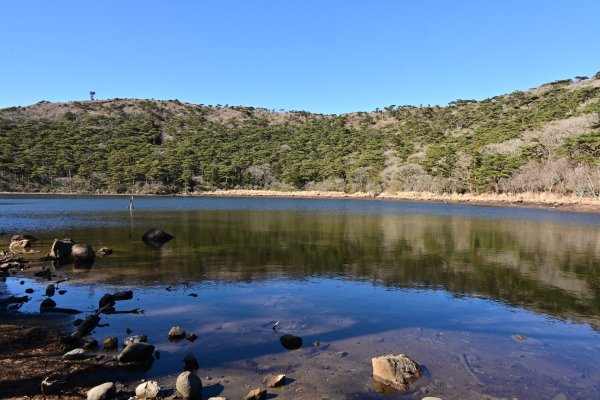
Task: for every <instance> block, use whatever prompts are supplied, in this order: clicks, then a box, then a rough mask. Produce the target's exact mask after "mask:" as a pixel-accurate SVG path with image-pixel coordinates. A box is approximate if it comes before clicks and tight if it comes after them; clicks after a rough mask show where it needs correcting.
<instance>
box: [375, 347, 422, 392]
mask: <svg viewBox="0 0 600 400" xmlns="http://www.w3.org/2000/svg"><path fill="white" fill-rule="evenodd" d="M371 364H372V366H373V379H375V380H376V381H377V382H380V383H383V384H384V385H388V386H391V387H393V388H394V389H396V390H399V391H402V392H404V391H406V390H408V388H409V386H410V384H411V383H413V382H415V381H417V380H418V379H419V378H420V377H421V375H422V372H421V368H420V367H419V364H417V363H416V362H414V361H413V360H411V359H410V358H408V357H407V356H405V355H404V354H399V355H392V354H389V355H387V356H380V357H374V358H372V359H371Z"/></svg>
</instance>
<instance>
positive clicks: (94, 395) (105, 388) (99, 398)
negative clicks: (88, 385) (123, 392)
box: [87, 382, 117, 400]
mask: <svg viewBox="0 0 600 400" xmlns="http://www.w3.org/2000/svg"><path fill="white" fill-rule="evenodd" d="M116 393H117V388H116V386H115V384H114V383H112V382H106V383H103V384H102V385H98V386H96V387H94V388H92V389H90V390H88V392H87V400H108V399H112V398H113V397H115V395H116Z"/></svg>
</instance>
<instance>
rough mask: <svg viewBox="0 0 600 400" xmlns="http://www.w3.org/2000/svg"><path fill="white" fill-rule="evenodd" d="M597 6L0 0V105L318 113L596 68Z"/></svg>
mask: <svg viewBox="0 0 600 400" xmlns="http://www.w3.org/2000/svg"><path fill="white" fill-rule="evenodd" d="M598 16H600V1H596V0H590V1H583V0H582V1H537V0H527V1H526V0H519V1H516V0H497V1H491V0H489V1H486V0H470V1H457V0H455V1H450V0H447V1H442V0H439V1H433V0H430V1H416V0H415V1H401V0H396V1H392V0H389V1H383V0H382V1H376V0H369V1H367V0H365V1H352V0H346V1H341V0H340V1H334V0H331V1H327V0H320V1H291V0H287V1H286V0H278V1H259V0H256V1H250V0H246V1H226V0H214V1H210V2H208V1H150V0H143V1H134V0H128V1H124V0H118V1H110V0H102V1H81V0H77V1H75V0H70V1H67V0H56V1H48V0H43V1H29V0H14V1H2V2H0V38H1V45H0V107H8V106H13V105H27V104H31V103H35V102H37V101H40V100H49V101H71V100H83V99H86V98H88V92H89V91H90V90H95V91H96V93H97V97H98V98H99V99H106V98H116V97H119V98H155V99H179V100H181V101H187V102H191V103H199V104H200V103H201V104H222V105H225V104H229V105H248V106H256V107H266V108H274V109H286V110H307V111H313V112H321V113H341V112H351V111H368V110H373V109H375V108H377V107H380V108H383V107H386V106H388V105H391V104H395V105H403V104H413V105H419V104H423V105H426V104H432V105H433V104H440V105H444V104H447V103H448V102H449V101H452V100H455V99H457V98H461V99H483V98H487V97H491V96H495V95H499V94H504V93H509V92H512V91H515V90H524V89H528V88H530V87H535V86H538V85H540V84H542V83H545V82H549V81H553V80H557V79H565V78H571V77H574V76H576V75H588V76H589V75H593V74H595V73H596V72H598V71H599V70H600V23H598Z"/></svg>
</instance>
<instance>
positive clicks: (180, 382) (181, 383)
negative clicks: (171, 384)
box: [175, 371, 202, 399]
mask: <svg viewBox="0 0 600 400" xmlns="http://www.w3.org/2000/svg"><path fill="white" fill-rule="evenodd" d="M175 388H176V389H177V391H178V392H179V394H181V396H183V397H184V398H186V399H193V398H198V397H200V393H201V392H202V381H201V380H200V378H198V375H196V374H193V373H192V372H190V371H185V372H182V373H181V374H179V376H178V377H177V382H176V383H175Z"/></svg>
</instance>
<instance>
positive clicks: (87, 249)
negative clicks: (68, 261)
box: [71, 244, 96, 264]
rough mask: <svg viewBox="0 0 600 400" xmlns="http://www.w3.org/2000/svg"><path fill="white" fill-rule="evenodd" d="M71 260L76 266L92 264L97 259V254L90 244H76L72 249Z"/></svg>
mask: <svg viewBox="0 0 600 400" xmlns="http://www.w3.org/2000/svg"><path fill="white" fill-rule="evenodd" d="M71 258H72V259H73V262H75V263H76V264H78V263H79V264H87V263H92V262H94V260H95V259H96V252H95V251H94V249H92V246H90V245H89V244H74V245H73V247H72V248H71Z"/></svg>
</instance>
